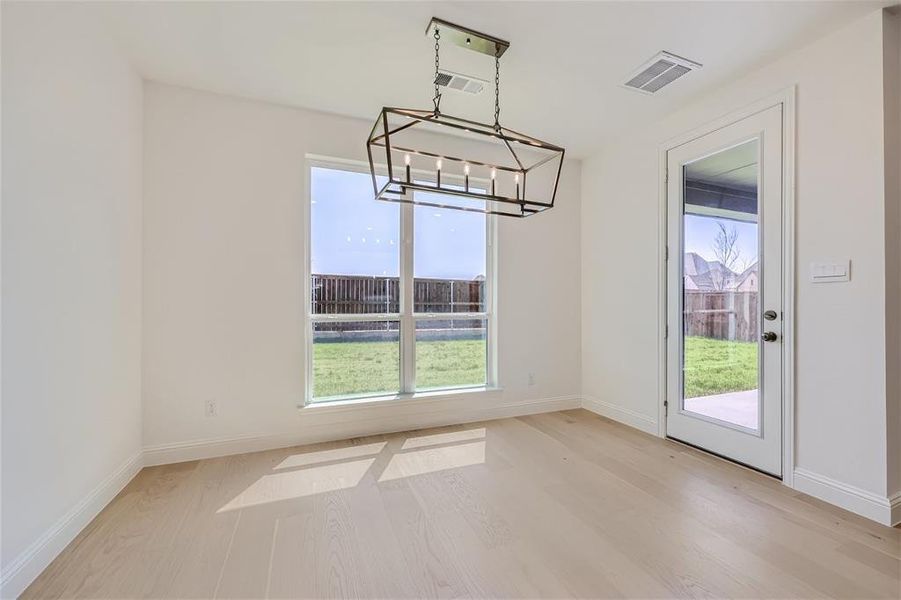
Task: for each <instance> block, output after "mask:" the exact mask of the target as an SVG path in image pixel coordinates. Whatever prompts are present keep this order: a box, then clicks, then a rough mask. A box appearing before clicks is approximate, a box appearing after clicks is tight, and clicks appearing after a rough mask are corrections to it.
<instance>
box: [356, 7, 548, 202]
mask: <svg viewBox="0 0 901 600" xmlns="http://www.w3.org/2000/svg"><path fill="white" fill-rule="evenodd" d="M426 33H427V34H428V33H432V35H433V36H434V39H435V80H434V86H435V95H434V97H433V99H432V101H433V103H434V108H433V109H431V110H418V109H410V108H393V107H384V108H382V111H381V113H380V114H379V117H378V119H377V120H376V122H375V125H374V126H373V128H372V131H371V132H370V134H369V139H368V140H367V141H366V151H367V153H368V156H369V170H370V171H371V173H372V186H373V190H374V192H375V197H376V199H377V200H386V201H391V202H401V203H407V204H416V205H420V206H432V207H436V208H449V209H454V210H464V211H472V212H480V213H487V214H492V215H503V216H510V217H528V216H530V215H534V214H535V213H539V212H542V211H545V210H547V209H549V208H553V207H554V199H555V197H556V195H557V184H558V182H559V180H560V171H561V169H562V167H563V155H564V149H563V148H561V147H559V146H555V145H554V144H549V143H547V142H543V141H541V140H539V139H536V138H533V137H530V136H527V135H524V134H522V133H518V132H516V131H513V130H511V129H507V128H506V127H502V126H501V124H500V89H499V88H500V58H501V56H503V54H504V52H505V51H506V50H507V48H509V47H510V44H509V43H508V42H505V41H504V40H500V39H497V38H495V37H493V36H490V35H486V34H484V33H479V32H477V31H473V30H471V29H468V28H466V27H461V26H459V25H455V24H453V23H449V22H447V21H443V20H441V19H437V18H433V19H432V20H431V21H430V22H429V26H428V28H427V29H426ZM442 36H443V37H444V38H445V39H448V40H450V41H451V42H452V43H453V44H455V45H457V46H460V47H462V48H466V49H468V50H474V51H476V52H480V53H482V54H487V55H489V56H493V57H494V66H495V77H494V124H493V125H489V124H485V123H479V122H476V121H471V120H468V119H463V118H460V117H452V116H450V115H446V114H444V113H442V112H441V108H440V104H441V93H440V92H439V90H438V87H439V84H440V83H441V80H442V78H446V76H445V74H444V73H441V72H440V63H439V60H440V42H441V39H442ZM376 160H378V163H376Z"/></svg>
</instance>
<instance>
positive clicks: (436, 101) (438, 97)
mask: <svg viewBox="0 0 901 600" xmlns="http://www.w3.org/2000/svg"><path fill="white" fill-rule="evenodd" d="M440 40H441V32H439V31H438V27H435V97H434V98H432V102H433V103H434V104H435V114H436V115H438V114H441V92H439V91H438V70H439V64H440V63H439V55H440V50H441V46H440Z"/></svg>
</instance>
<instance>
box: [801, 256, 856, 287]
mask: <svg viewBox="0 0 901 600" xmlns="http://www.w3.org/2000/svg"><path fill="white" fill-rule="evenodd" d="M850 280H851V261H850V260H843V261H836V262H812V263H810V281H812V282H813V283H835V282H839V281H850Z"/></svg>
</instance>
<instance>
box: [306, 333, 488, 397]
mask: <svg viewBox="0 0 901 600" xmlns="http://www.w3.org/2000/svg"><path fill="white" fill-rule="evenodd" d="M399 365H400V360H399V356H398V344H397V343H394V342H348V343H320V344H313V397H314V398H326V397H329V396H343V395H349V394H374V393H378V392H396V391H397V390H398V389H399V387H400V386H399V384H400V366H399ZM484 383H485V342H484V341H481V340H453V341H434V342H418V343H417V344H416V387H417V389H428V388H444V387H456V386H465V385H481V384H484Z"/></svg>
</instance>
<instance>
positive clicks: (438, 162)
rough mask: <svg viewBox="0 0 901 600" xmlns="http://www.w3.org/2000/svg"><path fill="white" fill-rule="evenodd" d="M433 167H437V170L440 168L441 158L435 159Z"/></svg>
mask: <svg viewBox="0 0 901 600" xmlns="http://www.w3.org/2000/svg"><path fill="white" fill-rule="evenodd" d="M435 168H436V169H438V170H439V171H440V170H441V159H440V158H439V159H438V160H436V161H435Z"/></svg>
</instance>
